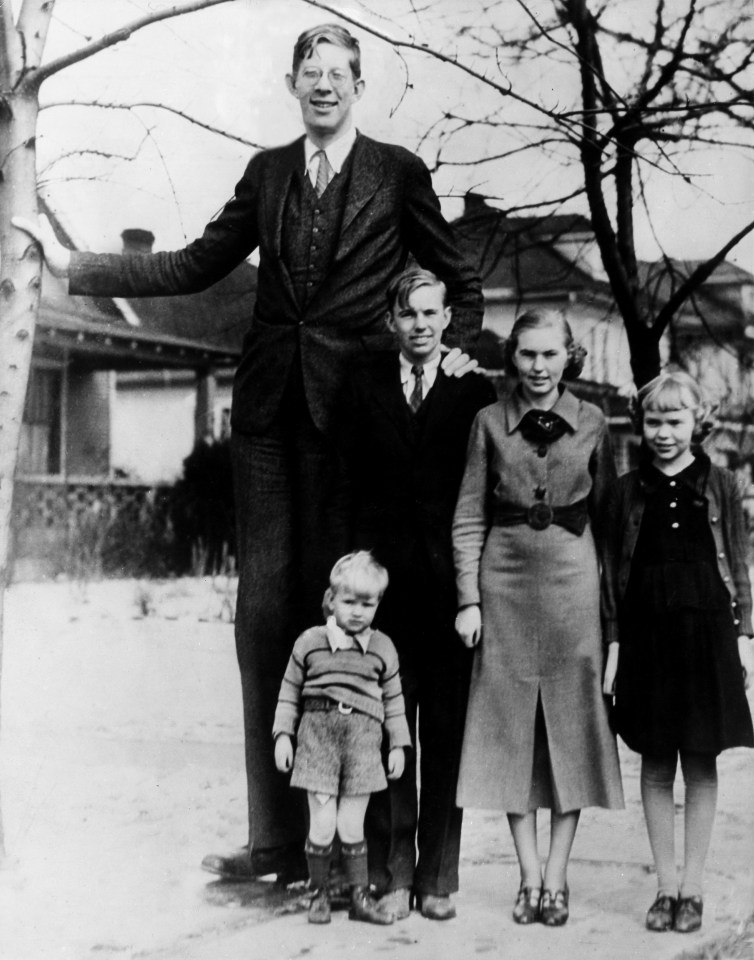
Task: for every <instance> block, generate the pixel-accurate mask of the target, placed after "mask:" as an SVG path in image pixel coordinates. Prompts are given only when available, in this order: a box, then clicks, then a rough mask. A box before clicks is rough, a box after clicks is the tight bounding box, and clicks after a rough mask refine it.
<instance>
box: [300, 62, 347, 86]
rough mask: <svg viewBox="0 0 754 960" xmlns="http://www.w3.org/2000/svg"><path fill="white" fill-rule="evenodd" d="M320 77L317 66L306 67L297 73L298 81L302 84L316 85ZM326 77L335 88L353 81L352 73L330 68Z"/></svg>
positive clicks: (320, 73) (320, 71)
mask: <svg viewBox="0 0 754 960" xmlns="http://www.w3.org/2000/svg"><path fill="white" fill-rule="evenodd" d="M321 79H322V70H319V69H318V68H317V67H307V68H306V69H305V70H302V71H301V73H300V74H299V78H298V81H299V83H302V84H303V85H304V86H307V87H316V86H317V84H318V83H319V82H320V80H321ZM327 79H328V80H329V81H330V83H331V84H332V86H333V87H334V88H335V89H336V90H341V89H343V87H346V86H348V84H349V83H352V82H353V77H352V75H351V74H350V73H347V72H345V71H343V70H330V71H329V72H328V74H327Z"/></svg>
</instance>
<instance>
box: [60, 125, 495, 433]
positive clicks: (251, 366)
mask: <svg viewBox="0 0 754 960" xmlns="http://www.w3.org/2000/svg"><path fill="white" fill-rule="evenodd" d="M303 144H304V138H303V137H302V138H300V139H298V140H296V141H294V142H293V143H291V144H288V145H287V146H284V147H279V148H275V149H271V150H265V151H262V152H260V153H258V154H257V155H256V156H254V157H253V158H252V160H251V162H250V163H249V165H248V166H247V168H246V171H245V173H244V175H243V177H242V178H241V180H240V181H239V183H238V184H237V186H236V190H235V195H234V197H233V198H232V199H231V200H230V201H229V202H228V203H227V204H226V206H225V208H224V209H223V210H222V212H221V213H220V214H219V216H218V217H217V219H216V220H214V221H212V222H211V223H210V224H208V225H207V227H206V228H205V230H204V233H203V235H202V236H201V237H200V238H199V239H197V240H195V241H194V242H193V243H191V244H189V245H188V246H187V247H185V248H183V249H182V250H177V251H173V252H161V253H154V254H146V255H138V254H137V255H129V256H117V255H106V254H104V255H103V254H83V253H74V254H73V257H72V261H71V271H70V285H69V287H70V291H71V293H78V294H89V295H94V296H118V297H138V296H159V295H171V294H184V293H194V292H196V291H198V290H203V289H205V288H206V287H208V286H210V285H211V284H212V283H215V282H216V281H217V280H219V279H220V278H221V277H223V276H225V275H226V274H227V273H229V272H230V271H231V270H232V269H234V267H236V266H237V265H238V264H239V263H241V261H242V260H244V259H245V258H246V257H248V256H249V254H250V253H251V252H252V251H253V250H254V249H256V248H257V247H258V248H259V273H258V281H257V282H258V288H257V299H256V305H255V309H254V314H253V317H252V318H251V324H250V328H249V332H248V334H247V335H246V338H245V340H244V345H243V352H242V357H241V362H240V365H239V368H238V371H237V374H236V382H235V387H234V399H233V413H232V422H233V426H234V427H235V428H236V429H238V430H241V431H242V432H245V433H252V434H255V433H261V432H264V430H265V428H266V427H267V425H268V424H269V423H270V422H271V420H272V418H273V417H274V415H275V412H276V410H277V409H278V406H279V403H280V399H281V396H282V393H283V391H284V389H285V385H286V383H287V381H288V374H289V372H290V369H291V366H292V364H293V363H294V360H295V358H296V356H297V354H298V353H299V352H300V357H301V367H302V372H303V382H304V390H305V395H306V398H307V403H308V406H309V410H310V412H311V414H312V417H313V419H314V421H315V423H316V424H317V426H318V427H319V428H320V429H321V430H323V431H325V432H328V431H329V430H330V429H331V426H332V422H333V414H334V410H335V402H336V398H337V394H338V391H339V389H340V386H341V383H342V380H343V376H344V374H345V369H346V367H347V366H348V365H349V364H351V363H352V362H353V361H354V360H358V359H359V358H360V357H363V355H364V353H365V352H367V351H371V350H375V349H376V350H380V349H385V348H386V347H388V346H390V344H391V340H390V338H389V335H388V334H387V333H386V330H385V325H384V315H385V311H386V303H385V291H386V288H387V285H388V282H389V281H390V279H391V278H392V277H393V276H394V275H395V274H397V273H398V272H400V271H401V270H402V269H403V268H404V266H405V264H406V260H407V258H408V256H409V254H412V255H413V256H414V257H415V258H416V260H417V261H418V262H419V263H420V265H421V266H423V267H426V268H428V269H430V270H433V271H434V272H435V273H436V274H437V275H438V276H439V277H440V278H441V279H442V280H443V281H444V282H445V283H446V285H447V287H448V301H449V303H450V305H451V306H452V307H453V323H452V324H451V327H450V328H449V330H448V336H447V338H446V339H447V340H448V343H449V344H450V345H461V346H464V345H468V344H470V343H472V342H473V340H474V339H475V338H476V336H477V334H478V333H479V329H480V328H481V320H482V311H483V304H482V297H481V283H480V281H479V278H478V276H477V275H476V273H475V271H474V269H473V268H472V267H471V266H470V264H469V263H468V262H467V261H466V260H465V259H464V258H463V257H462V256H461V255H460V254H459V252H458V249H457V247H456V245H455V242H454V240H453V237H452V233H451V231H450V228H449V226H448V224H447V223H446V221H445V220H444V218H443V217H442V214H441V212H440V204H439V201H438V199H437V196H436V195H435V193H434V191H433V189H432V183H431V179H430V176H429V172H428V170H427V168H426V166H425V165H424V164H423V163H422V161H421V160H419V159H418V158H417V157H415V156H414V155H413V154H411V153H409V152H408V151H407V150H405V149H404V148H402V147H397V146H392V145H389V144H385V143H379V142H378V141H376V140H372V139H370V138H368V137H365V136H363V135H361V134H359V135H358V136H357V138H356V142H355V144H354V147H353V156H352V162H351V173H350V180H349V191H348V197H347V201H346V205H345V209H344V211H343V216H342V220H341V227H340V236H339V239H338V244H337V247H336V251H335V256H334V260H333V263H332V265H331V268H330V270H329V271H328V273H327V274H326V276H325V278H324V280H323V281H322V283H321V285H320V286H319V288H318V289H316V290H313V291H312V293H311V296H310V297H309V298H308V300H307V302H306V303H305V304H301V303H299V302H297V299H296V297H295V295H294V290H293V285H292V283H291V278H290V276H289V275H288V271H287V270H286V267H285V265H284V263H283V261H282V259H281V235H282V227H283V215H284V210H285V204H286V198H287V196H288V193H289V190H290V188H291V184H292V182H293V178H294V177H295V176H300V175H301V172H302V171H303V169H304V145H303Z"/></svg>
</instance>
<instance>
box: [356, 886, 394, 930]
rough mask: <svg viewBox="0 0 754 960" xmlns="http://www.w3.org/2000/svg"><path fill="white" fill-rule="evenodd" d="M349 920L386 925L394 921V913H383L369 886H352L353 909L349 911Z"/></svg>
mask: <svg viewBox="0 0 754 960" xmlns="http://www.w3.org/2000/svg"><path fill="white" fill-rule="evenodd" d="M348 919H349V920H363V921H364V923H378V924H381V925H382V926H386V925H387V924H389V923H393V921H394V920H395V917H394V916H393V915H392V913H383V912H382V911H381V910H380V908H379V904H378V903H377V901H376V900H374V899H373V898H372V895H371V894H370V893H369V888H368V887H352V888H351V909H350V910H349V911H348Z"/></svg>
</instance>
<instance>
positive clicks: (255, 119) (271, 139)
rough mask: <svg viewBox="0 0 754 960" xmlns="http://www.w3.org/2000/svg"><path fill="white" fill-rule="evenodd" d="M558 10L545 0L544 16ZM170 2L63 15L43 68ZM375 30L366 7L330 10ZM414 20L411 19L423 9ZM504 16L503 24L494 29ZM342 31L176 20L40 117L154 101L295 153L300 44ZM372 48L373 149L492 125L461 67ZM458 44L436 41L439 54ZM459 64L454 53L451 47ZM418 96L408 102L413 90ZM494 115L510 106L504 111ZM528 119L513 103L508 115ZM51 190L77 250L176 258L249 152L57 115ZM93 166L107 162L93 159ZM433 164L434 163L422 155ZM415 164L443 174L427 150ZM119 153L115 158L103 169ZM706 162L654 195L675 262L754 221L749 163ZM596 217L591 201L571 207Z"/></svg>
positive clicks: (476, 143)
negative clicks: (124, 241)
mask: <svg viewBox="0 0 754 960" xmlns="http://www.w3.org/2000/svg"><path fill="white" fill-rule="evenodd" d="M547 2H548V0H542V6H543V7H544V5H545V3H547ZM165 5H166V0H107V3H104V2H103V0H57V3H56V7H55V22H54V24H53V27H52V29H51V32H50V36H49V40H48V51H47V56H48V58H49V57H51V56H55V55H57V54H59V53H61V52H63V51H68V50H70V49H75V48H77V47H78V46H80V45H81V44H82V43H83V42H85V39H86V38H87V37H93V38H95V37H97V36H99V35H100V34H101V33H103V32H105V31H107V30H110V29H113V28H114V27H117V26H120V25H122V24H123V23H126V22H128V21H130V20H131V19H134V18H135V17H136V16H138V15H139V14H140V13H141V12H142V11H143V10H144V9H145V8H151V7H153V6H156V7H164V6H165ZM334 5H335V6H337V7H338V8H339V9H341V10H343V11H350V12H352V13H353V14H354V15H357V16H364V10H363V8H362V7H361V5H360V4H359V2H358V0H342V2H339V3H335V4H334ZM368 5H369V6H370V7H371V8H373V9H375V8H376V9H378V10H379V11H380V13H381V14H382V15H383V16H387V15H388V14H392V13H394V11H395V10H397V9H401V10H403V11H406V10H408V11H409V12H408V14H407V15H406V14H404V18H403V19H402V20H401V21H400V23H399V22H398V21H395V22H391V21H390V20H389V19H383V20H381V21H380V20H377V19H376V18H375V17H374V16H373V17H371V21H370V22H372V23H373V24H374V25H376V26H380V27H381V28H382V29H383V30H385V31H386V32H388V33H390V32H392V31H398V30H401V29H403V30H405V29H410V30H416V31H418V32H419V34H420V35H421V31H422V29H423V28H424V27H426V24H427V23H428V19H427V17H426V16H424V17H422V16H420V15H413V14H411V12H410V8H411V4H409V3H407V2H406V0H379V2H377V0H371V2H370V3H369V4H368ZM642 5H643V6H644V7H645V8H646V9H647V10H649V9H651V7H652V6H653V3H651V2H650V0H633V8H634V10H637V9H638V10H639V11H641V9H642ZM415 6H416V5H415ZM429 6H430V7H431V11H432V15H433V17H434V16H435V15H436V14H437V13H445V14H447V15H448V16H449V17H450V20H451V22H452V24H453V25H459V24H465V23H469V22H472V21H471V18H470V16H468V15H466V14H465V9H466V8H467V7H472V8H476V6H477V5H476V4H474V3H473V0H455V2H454V0H433V2H432V3H431V4H430V5H429ZM498 15H499V16H500V15H501V14H498ZM333 19H335V18H334V16H333V15H332V14H331V13H327V12H323V11H321V10H317V9H315V8H312V7H310V6H309V5H307V4H305V3H304V2H302V0H234V2H233V3H228V4H221V5H219V6H217V7H214V8H210V9H209V10H206V11H202V12H199V13H195V14H191V15H189V16H185V17H181V18H177V19H173V20H169V21H167V22H166V23H164V24H158V25H154V26H151V27H148V28H146V29H145V30H142V31H140V32H139V33H137V34H134V35H133V36H132V37H131V39H130V40H128V41H127V42H125V43H122V44H120V45H118V46H117V47H115V48H113V49H110V50H107V51H104V52H102V53H100V54H97V55H96V56H94V57H92V58H90V59H89V60H87V61H85V62H83V63H81V64H79V65H77V66H75V67H72V68H69V69H67V70H65V71H64V72H61V73H60V74H58V75H56V76H55V77H53V78H51V79H50V80H49V81H48V82H47V83H45V84H44V86H43V88H42V102H43V103H52V102H59V101H65V100H78V101H81V100H91V99H97V100H99V101H100V102H110V103H128V102H133V101H134V100H150V101H153V102H157V103H163V104H169V105H171V106H173V107H175V108H176V109H180V110H184V111H186V112H188V113H191V114H192V115H194V116H196V117H198V118H200V119H201V120H204V121H205V122H207V123H211V124H213V125H215V126H218V127H221V128H223V129H228V130H232V131H234V132H236V133H238V134H239V135H241V136H243V137H246V138H248V139H249V140H251V141H253V142H255V143H259V144H262V145H275V144H278V143H284V142H286V141H288V140H291V139H293V138H294V137H296V136H298V135H299V133H300V132H301V129H302V128H301V124H300V114H299V108H298V104H297V102H296V101H295V100H294V99H293V98H292V97H291V96H290V94H288V92H287V91H286V89H285V84H284V75H285V73H286V72H287V71H288V69H289V66H290V55H291V49H292V46H293V42H294V40H295V38H296V36H297V35H298V34H299V33H300V32H301V30H303V29H306V28H307V27H309V26H312V25H313V24H316V23H319V22H324V21H328V20H333ZM351 29H352V30H353V32H354V33H355V34H356V35H357V36H358V37H359V39H360V41H361V44H362V57H363V70H364V77H365V79H366V84H367V88H366V93H365V96H364V98H363V99H362V101H361V103H360V104H358V105H357V106H356V108H355V116H356V122H357V125H358V126H359V127H360V129H362V130H363V131H364V132H365V133H368V134H370V135H372V136H375V137H377V138H378V139H386V140H391V141H393V142H396V143H401V144H403V145H405V146H407V147H408V148H410V149H416V147H417V142H418V137H419V136H420V134H421V132H422V131H423V130H424V129H425V127H426V125H427V122H428V119H430V118H434V117H435V116H437V113H438V110H442V109H444V108H452V106H453V105H454V104H457V103H462V104H464V106H465V107H467V108H468V107H472V108H476V109H477V110H478V112H479V114H480V115H483V114H484V112H485V111H486V109H487V106H488V104H489V103H491V102H493V101H485V100H484V98H483V97H481V96H480V94H479V92H478V91H475V90H474V89H473V87H472V85H471V83H470V81H469V80H468V79H466V78H464V76H463V75H462V74H460V73H459V72H458V71H457V70H455V69H453V68H452V67H444V66H442V65H439V64H438V63H437V62H436V61H433V60H429V59H427V58H426V57H424V56H423V55H421V54H416V55H410V58H409V62H408V67H407V63H406V61H404V60H403V58H402V57H400V56H398V55H397V54H396V53H395V52H394V51H393V50H392V49H391V48H390V47H389V46H388V45H387V44H385V43H383V42H381V41H379V40H376V39H374V38H372V37H370V36H369V35H368V34H366V33H365V32H364V31H359V30H358V28H356V27H353V28H351ZM447 42H448V41H447V39H445V38H441V40H440V43H441V46H443V49H446V48H445V46H444V44H446V43H447ZM448 52H449V48H448ZM407 69H408V76H409V79H410V81H411V84H412V89H410V90H409V91H406V90H405V79H406V75H407V72H406V71H407ZM511 77H512V78H513V79H514V81H515V83H516V89H517V90H518V91H519V92H522V93H524V94H526V95H533V94H537V95H540V96H543V95H549V96H551V97H552V98H553V102H554V101H555V100H559V99H562V98H565V97H566V96H567V94H568V93H569V91H567V90H565V89H564V88H563V87H562V86H561V84H562V83H564V82H565V83H567V82H568V80H567V78H565V79H564V78H563V77H561V76H557V75H556V74H555V73H554V72H553V70H552V68H551V67H550V68H548V70H547V72H545V73H543V74H541V75H540V74H535V73H531V72H529V74H528V75H527V76H524V75H523V74H511ZM494 103H495V105H498V104H499V98H496V99H495V100H494ZM517 110H518V108H517V107H516V105H515V104H513V103H512V102H510V101H506V106H505V111H506V113H505V114H504V115H505V116H514V115H515V114H516V112H517ZM501 145H510V140H509V138H507V134H506V133H505V131H500V130H498V131H494V132H490V131H488V132H486V133H481V132H476V133H475V134H474V136H473V139H469V138H467V139H466V140H464V141H458V142H457V143H456V144H455V145H454V147H452V148H451V153H449V154H448V156H449V157H452V158H453V159H455V160H468V159H477V158H479V157H484V156H488V155H489V154H490V153H492V152H495V151H496V150H498V149H499V148H500V147H501ZM38 147H39V162H40V179H41V182H42V184H43V187H44V191H45V195H46V196H47V198H48V200H49V201H50V203H51V204H52V206H53V208H54V209H56V210H57V211H58V212H59V213H60V214H61V215H62V217H63V219H64V221H65V222H66V223H67V224H68V225H69V226H70V228H71V229H72V231H73V232H74V234H75V235H76V236H78V237H79V238H80V240H81V242H82V244H83V245H84V246H86V247H88V248H90V249H95V250H117V249H118V248H119V246H120V239H119V235H120V232H121V230H123V229H124V228H126V227H135V226H138V227H144V228H147V229H150V230H152V231H153V232H154V233H155V235H156V237H157V241H156V247H157V248H158V249H169V248H173V247H177V246H181V245H182V244H183V243H184V242H185V241H186V240H190V239H192V238H193V237H194V236H196V235H197V234H198V233H200V232H201V229H202V227H203V226H204V224H205V223H206V221H207V220H208V219H209V217H211V216H212V214H213V213H215V212H216V210H217V209H218V208H219V207H220V206H221V205H222V204H223V202H224V201H225V200H226V199H227V198H228V197H229V196H230V195H231V193H232V190H233V186H234V184H235V183H236V181H237V179H238V178H239V176H240V174H241V173H242V171H243V168H244V166H245V164H246V162H247V160H248V158H249V156H250V153H251V149H250V148H249V147H247V146H245V145H243V144H239V143H236V142H233V141H226V140H221V139H220V138H218V137H217V136H215V135H212V134H209V133H206V132H204V131H201V130H199V129H197V128H195V127H190V126H189V125H187V124H186V123H185V122H184V121H182V120H180V119H178V118H176V117H173V116H171V115H170V114H168V113H166V112H165V111H161V110H156V109H151V108H139V110H138V111H121V110H101V109H95V108H82V107H76V108H61V107H56V108H53V107H49V108H48V109H45V110H44V111H43V112H42V114H41V118H40V126H39V138H38ZM93 151H97V153H94V152H93ZM425 151H426V152H425ZM420 152H422V153H423V154H424V155H425V159H427V160H431V159H432V155H433V154H432V146H431V144H429V145H426V144H425V145H424V146H423V147H422V148H421V149H420ZM102 153H104V154H115V155H117V156H116V158H115V159H113V158H107V157H104V156H101V155H100V154H102ZM722 159H723V158H722V154H721V153H720V152H718V151H711V152H710V153H709V154H707V155H706V156H700V157H699V158H698V159H697V160H696V161H695V167H696V169H697V170H699V171H700V172H702V173H703V174H704V188H705V189H704V192H703V193H701V194H700V193H699V192H698V191H694V190H691V189H690V188H688V187H687V186H685V185H683V184H682V183H681V181H680V180H673V181H670V180H668V179H667V178H665V179H663V180H662V181H660V180H659V179H658V180H656V181H653V182H651V183H650V184H649V187H648V190H649V193H650V196H651V197H652V208H653V218H654V224H653V225H654V229H655V230H656V232H657V234H658V235H659V237H660V239H661V241H662V243H663V244H664V245H665V247H666V250H667V252H668V253H669V254H670V255H671V256H675V257H690V258H702V257H704V256H707V255H710V254H712V253H713V252H714V251H715V250H716V249H717V248H718V247H719V246H720V245H721V244H722V243H723V242H724V241H725V240H726V239H728V237H729V236H731V235H732V234H733V233H734V232H735V231H736V229H739V228H740V227H741V226H743V224H744V223H745V222H746V221H747V220H748V219H751V217H752V216H754V175H753V169H754V168H753V167H752V163H751V160H750V159H746V158H744V157H743V156H738V157H735V156H734V157H728V158H727V159H726V161H725V164H724V165H723V162H722ZM569 177H572V173H571V172H569V171H567V170H564V169H563V168H562V167H561V166H559V165H558V164H552V163H550V161H549V160H547V159H546V158H545V157H544V156H543V155H541V154H540V155H539V156H538V157H527V158H526V159H524V160H523V161H522V160H518V161H517V162H516V161H514V162H511V161H507V162H505V163H499V164H495V165H488V166H486V167H485V168H479V167H476V168H475V167H468V166H466V167H464V166H451V167H446V168H443V170H442V171H441V172H440V173H439V174H438V175H437V176H436V177H435V188H436V189H437V191H438V193H440V194H441V195H454V196H456V197H459V196H463V194H464V193H465V192H466V191H467V190H468V189H470V188H474V189H476V190H478V191H479V192H481V193H483V194H487V195H491V196H498V197H501V198H503V200H504V201H505V202H506V203H507V202H510V203H515V202H526V201H527V200H528V199H532V198H533V197H536V196H538V195H541V191H543V190H546V189H547V188H548V187H549V188H552V186H553V184H558V185H560V184H561V183H567V182H568V179H569ZM444 206H445V210H446V214H447V215H448V216H455V215H457V214H458V213H459V212H460V209H461V204H460V202H459V201H457V200H456V201H452V200H448V201H444ZM567 209H570V210H578V211H580V212H587V211H586V208H585V205H584V201H580V202H579V203H578V204H576V205H574V206H572V207H570V208H567ZM638 239H639V254H640V256H642V257H643V258H645V259H652V258H655V257H656V256H658V253H659V250H658V247H657V245H656V244H655V242H654V241H653V239H652V232H651V230H650V229H649V226H648V225H647V224H646V223H644V222H642V221H641V219H639V221H638ZM729 259H731V260H733V261H734V262H737V263H739V264H740V265H741V266H742V267H744V268H746V269H748V270H750V271H752V272H754V238H752V237H750V238H747V241H745V242H744V243H743V244H741V245H740V246H739V248H737V249H736V250H735V251H734V252H733V253H732V254H731V255H730V256H729Z"/></svg>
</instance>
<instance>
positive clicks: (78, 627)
mask: <svg viewBox="0 0 754 960" xmlns="http://www.w3.org/2000/svg"><path fill="white" fill-rule="evenodd" d="M231 586H232V585H231ZM226 593H227V591H226V585H225V584H224V583H222V582H218V583H216V584H213V583H212V581H209V580H195V581H191V580H178V581H169V582H165V583H160V584H153V583H150V584H148V585H145V584H136V583H134V582H133V581H106V582H102V583H96V584H91V585H90V586H89V588H88V589H87V590H86V595H85V596H84V595H82V592H81V590H80V589H77V588H74V587H73V586H72V585H70V584H64V583H56V584H45V585H38V584H18V585H15V586H13V587H12V588H11V589H10V591H9V594H8V598H7V601H6V623H7V628H6V640H5V662H4V671H3V673H4V675H3V686H2V728H1V732H0V747H1V748H2V749H1V752H0V776H1V777H2V779H1V780H0V795H1V796H2V809H3V817H4V826H5V841H6V848H7V853H8V863H7V864H6V866H5V868H4V869H3V870H2V871H0V915H1V916H2V920H1V921H0V955H1V956H3V957H4V958H7V960H25V958H26V957H28V958H30V960H31V958H33V960H42V958H45V957H56V958H63V957H65V958H68V957H71V958H77V960H78V958H80V957H83V956H88V955H90V951H94V955H97V956H107V955H109V954H110V953H112V954H113V955H115V956H117V955H121V956H122V955H123V953H122V951H124V950H126V949H128V950H129V952H130V948H131V947H138V946H139V945H141V946H150V947H154V946H157V945H159V944H160V943H171V942H173V941H174V940H175V939H176V937H177V936H178V935H179V934H180V933H185V932H186V931H187V930H191V929H195V928H196V927H197V925H199V926H201V925H202V924H212V923H213V922H214V920H215V919H216V917H215V912H214V911H213V910H212V909H211V907H209V906H208V905H207V904H206V903H205V902H204V898H203V896H202V892H203V889H204V886H205V883H206V880H207V875H206V874H204V875H202V874H201V872H200V871H199V869H198V866H199V863H200V862H201V859H202V856H203V855H204V854H205V853H207V852H208V851H209V850H214V849H216V848H217V847H218V845H220V846H219V849H220V850H221V851H222V850H225V849H226V848H227V849H232V848H234V847H235V846H238V845H239V844H240V843H242V842H243V841H244V839H245V837H244V835H243V824H244V822H245V819H246V817H245V809H244V808H245V777H244V775H243V735H242V723H241V697H240V688H239V680H238V671H237V667H236V662H235V646H234V642H233V628H232V625H231V624H229V623H228V622H227V619H225V620H224V619H223V617H224V616H226V608H225V599H226ZM145 594H149V596H151V599H152V603H153V607H154V612H153V614H152V615H149V616H146V617H144V616H141V615H140V610H141V609H142V608H143V607H144V605H145ZM3 944H4V945H5V946H3Z"/></svg>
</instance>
